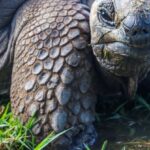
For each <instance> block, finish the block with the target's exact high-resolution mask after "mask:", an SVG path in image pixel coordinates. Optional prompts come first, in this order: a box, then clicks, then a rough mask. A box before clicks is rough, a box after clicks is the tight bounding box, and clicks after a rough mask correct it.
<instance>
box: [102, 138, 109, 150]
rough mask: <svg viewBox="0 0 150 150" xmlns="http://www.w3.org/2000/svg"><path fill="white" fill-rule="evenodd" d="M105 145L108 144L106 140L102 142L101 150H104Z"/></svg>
mask: <svg viewBox="0 0 150 150" xmlns="http://www.w3.org/2000/svg"><path fill="white" fill-rule="evenodd" d="M107 144H108V141H107V140H106V141H104V143H103V145H102V148H101V150H106V147H107Z"/></svg>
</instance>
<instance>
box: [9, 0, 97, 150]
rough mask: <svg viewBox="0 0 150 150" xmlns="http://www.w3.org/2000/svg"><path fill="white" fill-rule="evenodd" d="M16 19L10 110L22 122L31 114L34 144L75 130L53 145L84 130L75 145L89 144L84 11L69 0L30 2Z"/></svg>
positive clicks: (91, 95) (90, 92)
mask: <svg viewBox="0 0 150 150" xmlns="http://www.w3.org/2000/svg"><path fill="white" fill-rule="evenodd" d="M15 18H16V19H14V22H13V25H14V33H15V34H13V39H15V40H13V42H12V43H13V44H14V46H13V48H14V49H15V50H14V49H12V51H14V61H13V71H12V84H11V105H12V111H13V112H14V114H15V115H16V116H19V118H20V119H21V120H22V121H23V122H26V121H27V120H28V119H29V118H30V117H32V116H33V115H36V117H37V118H38V120H39V122H38V123H37V125H35V127H34V128H33V132H34V134H35V135H37V136H39V139H41V138H43V137H44V136H45V135H47V134H48V133H49V132H50V131H53V130H54V131H56V132H60V131H63V130H65V129H68V128H70V127H74V129H73V130H71V131H70V132H69V133H68V134H67V135H65V136H64V137H63V138H61V139H60V141H59V142H58V143H67V144H73V143H72V141H71V138H72V137H73V136H75V135H77V134H78V133H79V131H80V130H81V129H82V130H86V129H85V128H88V131H87V132H89V129H90V130H92V131H90V132H89V133H87V134H86V131H84V135H83V136H82V137H80V138H83V139H82V140H83V141H80V140H78V141H77V143H79V145H80V146H82V144H83V142H86V140H87V138H89V139H90V138H93V139H92V140H93V141H94V138H95V137H93V136H92V135H94V136H95V133H94V132H93V131H94V130H93V127H92V123H93V121H94V120H95V117H94V114H95V102H96V98H95V90H94V89H93V88H94V87H93V74H94V71H93V69H92V58H91V56H92V55H91V49H89V48H88V46H87V44H88V43H89V32H90V31H89V24H88V18H89V9H88V7H87V6H85V5H83V4H81V3H78V2H77V1H73V0H72V1H71V0H69V1H68V0H61V1H60V0H42V1H41V0H30V1H28V2H27V3H26V4H25V5H24V6H23V7H22V8H20V10H19V11H18V13H17V15H16V16H15ZM16 37H17V38H16ZM13 44H12V45H13ZM91 132H92V133H91ZM88 134H89V135H88ZM84 136H86V140H84ZM65 141H67V142H65ZM71 149H73V147H72V148H71Z"/></svg>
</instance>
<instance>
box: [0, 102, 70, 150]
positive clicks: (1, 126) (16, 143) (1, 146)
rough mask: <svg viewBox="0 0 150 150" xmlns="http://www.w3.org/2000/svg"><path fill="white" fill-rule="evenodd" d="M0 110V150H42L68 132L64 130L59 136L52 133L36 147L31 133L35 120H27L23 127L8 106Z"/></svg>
mask: <svg viewBox="0 0 150 150" xmlns="http://www.w3.org/2000/svg"><path fill="white" fill-rule="evenodd" d="M0 110H1V111H0V150H16V149H17V150H42V149H44V148H45V147H46V146H47V145H48V144H49V143H51V142H53V141H54V140H55V139H57V138H58V137H60V136H61V135H62V134H64V133H66V132H67V131H68V130H69V129H68V130H65V131H63V132H61V133H59V134H55V133H54V132H52V133H50V134H49V135H48V136H47V137H46V138H45V139H44V140H43V141H41V142H40V143H39V144H38V145H36V143H35V137H34V135H33V134H32V131H31V129H32V127H33V125H34V124H35V123H36V119H35V118H31V119H29V121H28V122H27V123H26V124H25V125H23V124H22V123H21V122H20V121H19V119H17V118H15V117H14V116H13V114H12V113H11V112H10V105H9V104H8V105H7V106H6V108H5V109H4V108H3V107H1V109H0Z"/></svg>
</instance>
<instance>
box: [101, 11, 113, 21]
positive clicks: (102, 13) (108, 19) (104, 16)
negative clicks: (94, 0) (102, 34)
mask: <svg viewBox="0 0 150 150" xmlns="http://www.w3.org/2000/svg"><path fill="white" fill-rule="evenodd" d="M100 15H101V17H102V18H103V19H104V20H106V21H113V20H112V18H111V16H110V15H109V14H108V12H107V11H106V10H105V9H101V10H100Z"/></svg>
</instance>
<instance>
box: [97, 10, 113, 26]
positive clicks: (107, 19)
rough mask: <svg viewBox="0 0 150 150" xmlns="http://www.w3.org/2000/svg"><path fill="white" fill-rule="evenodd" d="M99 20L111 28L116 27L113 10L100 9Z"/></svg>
mask: <svg viewBox="0 0 150 150" xmlns="http://www.w3.org/2000/svg"><path fill="white" fill-rule="evenodd" d="M98 19H99V21H100V22H104V23H106V24H107V25H109V26H111V27H113V26H115V23H114V12H112V11H111V10H107V9H106V8H100V10H99V11H98Z"/></svg>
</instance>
